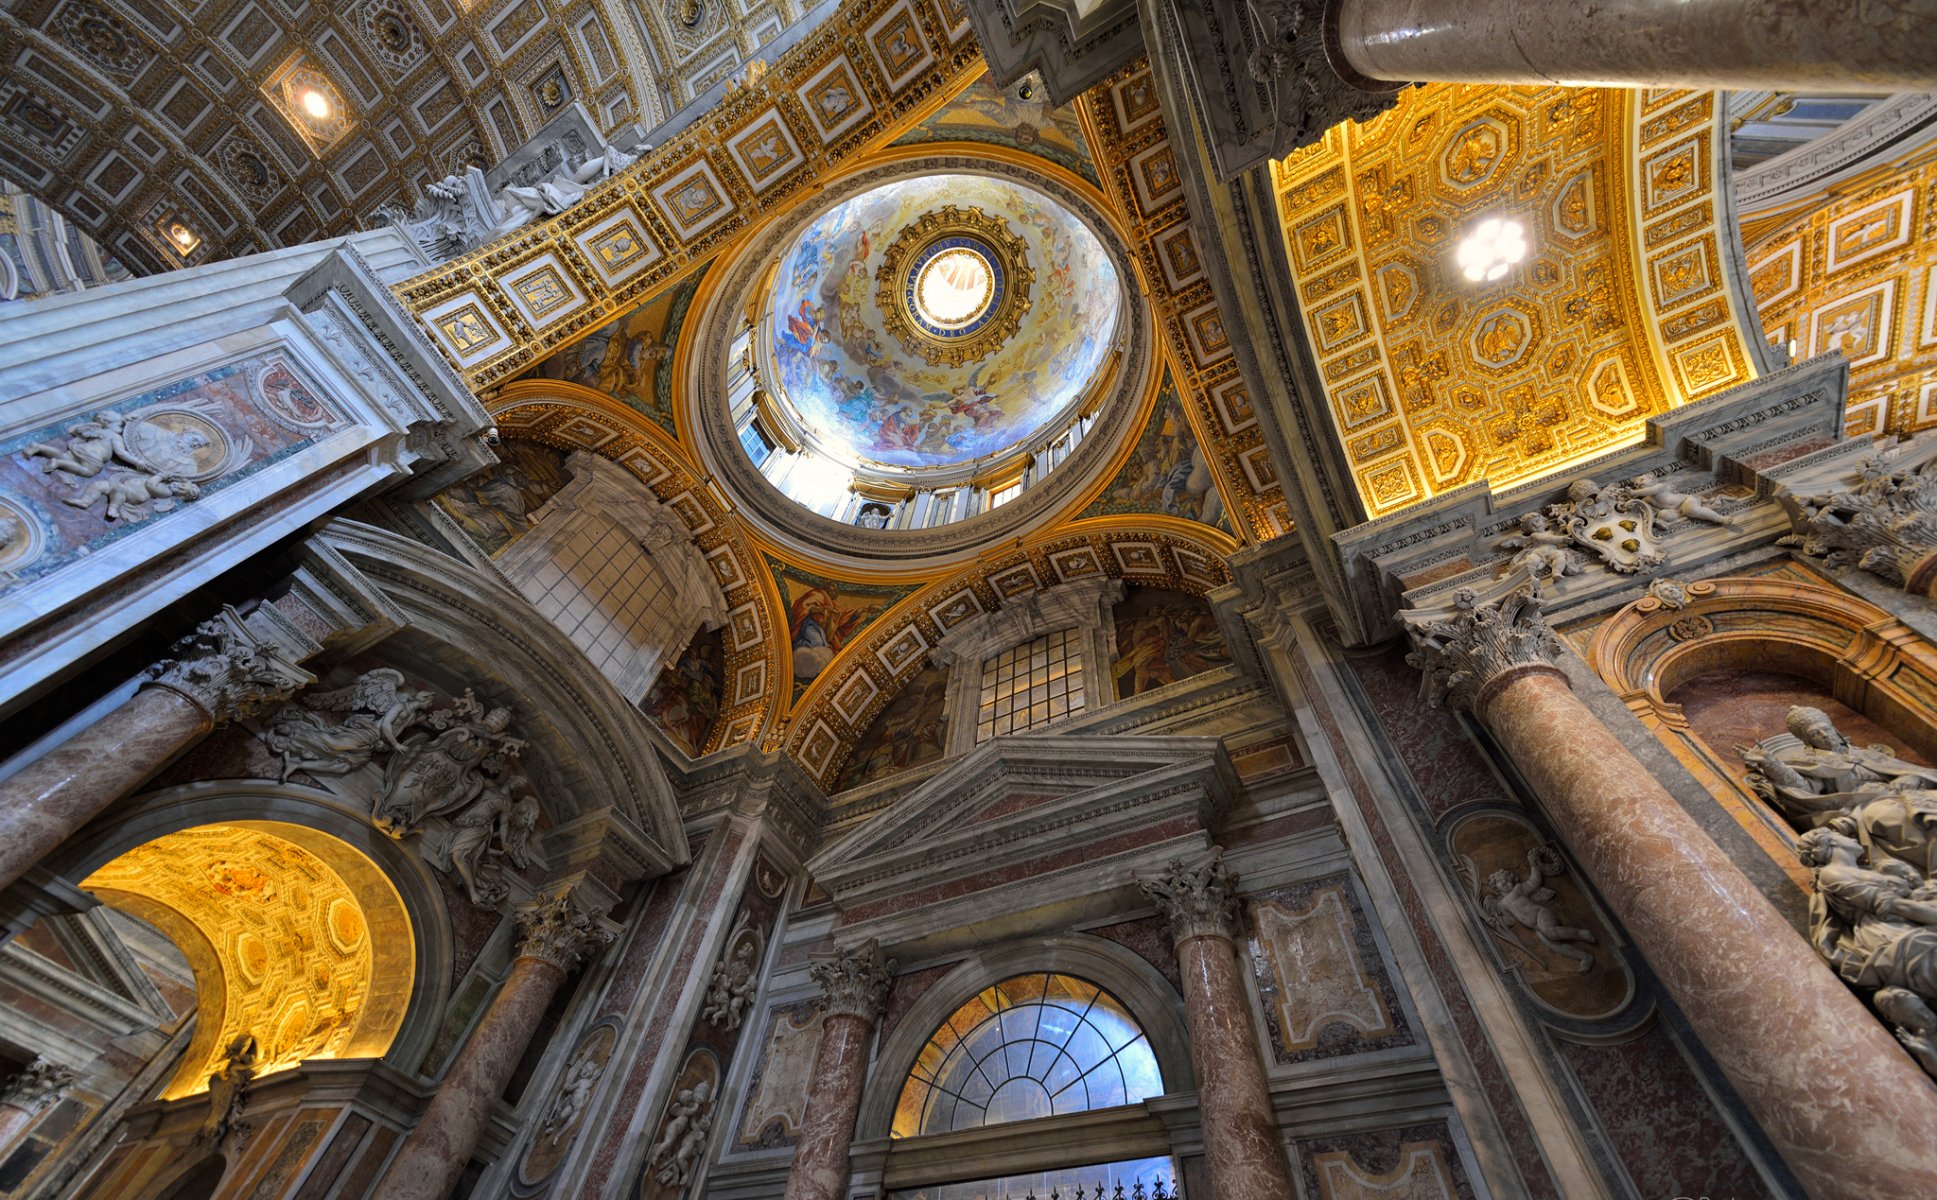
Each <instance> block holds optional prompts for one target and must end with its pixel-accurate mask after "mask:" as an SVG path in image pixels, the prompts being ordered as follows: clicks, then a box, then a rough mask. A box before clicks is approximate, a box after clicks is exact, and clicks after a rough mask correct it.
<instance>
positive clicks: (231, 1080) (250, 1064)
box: [195, 1033, 260, 1152]
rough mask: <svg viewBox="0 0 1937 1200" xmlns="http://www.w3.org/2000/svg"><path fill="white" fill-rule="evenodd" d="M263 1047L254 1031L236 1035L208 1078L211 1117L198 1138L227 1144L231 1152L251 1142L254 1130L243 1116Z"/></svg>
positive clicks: (205, 1143)
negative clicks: (260, 1046) (258, 1044)
mask: <svg viewBox="0 0 1937 1200" xmlns="http://www.w3.org/2000/svg"><path fill="white" fill-rule="evenodd" d="M259 1055H260V1049H259V1047H258V1046H257V1044H256V1037H255V1035H254V1034H252V1033H240V1034H237V1035H236V1036H235V1037H234V1039H232V1040H231V1041H230V1042H229V1045H228V1048H227V1049H226V1050H225V1051H224V1052H223V1056H222V1060H221V1063H220V1064H219V1065H218V1066H217V1067H216V1068H215V1070H214V1072H212V1073H211V1074H210V1075H209V1077H208V1098H209V1112H208V1116H207V1117H206V1118H205V1119H204V1120H203V1122H202V1128H201V1131H200V1132H199V1133H197V1134H196V1137H195V1140H196V1141H197V1142H199V1143H201V1144H204V1145H207V1146H211V1147H216V1146H223V1145H224V1144H225V1143H226V1144H227V1149H228V1150H229V1151H230V1152H234V1151H238V1150H241V1149H242V1148H243V1147H245V1146H247V1145H248V1144H249V1137H250V1135H251V1134H252V1133H253V1132H254V1130H253V1129H252V1128H251V1127H250V1125H249V1123H248V1122H247V1121H244V1120H243V1119H242V1110H243V1109H244V1108H245V1107H247V1106H248V1103H249V1084H250V1083H251V1082H252V1081H253V1080H254V1079H255V1077H256V1064H257V1060H258V1057H259Z"/></svg>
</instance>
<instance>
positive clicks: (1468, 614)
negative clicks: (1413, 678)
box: [1406, 588, 1560, 716]
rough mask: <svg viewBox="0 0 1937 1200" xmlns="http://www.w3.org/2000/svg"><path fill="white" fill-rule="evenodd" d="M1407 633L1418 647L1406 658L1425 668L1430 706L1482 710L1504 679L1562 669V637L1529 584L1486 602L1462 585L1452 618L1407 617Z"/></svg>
mask: <svg viewBox="0 0 1937 1200" xmlns="http://www.w3.org/2000/svg"><path fill="white" fill-rule="evenodd" d="M1406 632H1407V633H1408V634H1410V635H1411V637H1412V645H1413V650H1412V653H1410V654H1408V655H1406V662H1407V663H1408V664H1410V665H1412V666H1414V667H1417V668H1419V669H1420V670H1421V671H1423V672H1425V679H1424V681H1423V683H1422V686H1421V691H1422V692H1423V693H1424V695H1425V697H1426V700H1427V702H1428V703H1430V704H1435V705H1447V706H1450V707H1453V708H1464V709H1471V710H1473V711H1475V712H1480V710H1482V709H1483V708H1484V706H1485V702H1486V701H1487V699H1488V698H1490V696H1491V694H1492V692H1493V690H1494V689H1495V688H1496V687H1497V686H1498V685H1499V684H1500V683H1502V682H1504V681H1505V680H1507V679H1509V678H1512V677H1514V676H1516V675H1519V674H1522V673H1524V672H1526V671H1529V670H1544V671H1554V672H1558V671H1559V667H1558V666H1556V665H1555V664H1556V663H1557V661H1558V659H1559V657H1560V638H1559V636H1558V635H1556V634H1555V633H1554V631H1553V630H1552V629H1551V628H1550V627H1549V626H1548V625H1547V621H1546V618H1544V617H1542V616H1541V615H1540V597H1539V596H1537V595H1535V594H1534V592H1533V591H1532V590H1531V589H1529V588H1520V589H1518V590H1516V591H1514V592H1511V593H1509V594H1508V595H1507V596H1506V597H1505V598H1504V599H1501V600H1498V601H1489V602H1487V603H1481V601H1480V599H1479V597H1478V596H1477V595H1475V594H1474V592H1473V590H1472V589H1471V588H1461V589H1460V590H1459V591H1458V592H1456V593H1454V595H1453V613H1452V615H1451V616H1449V617H1434V618H1413V617H1408V618H1406ZM1481 715H1482V716H1483V715H1484V713H1483V712H1482V713H1481Z"/></svg>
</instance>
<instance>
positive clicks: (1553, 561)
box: [1497, 512, 1585, 587]
mask: <svg viewBox="0 0 1937 1200" xmlns="http://www.w3.org/2000/svg"><path fill="white" fill-rule="evenodd" d="M1573 544H1574V539H1573V538H1570V537H1568V536H1567V535H1566V534H1564V533H1556V532H1555V531H1554V529H1553V525H1552V522H1550V521H1548V520H1547V518H1546V517H1545V516H1543V515H1542V514H1540V513H1537V512H1536V513H1528V514H1527V515H1526V516H1524V517H1521V518H1520V532H1519V533H1516V534H1514V535H1513V536H1511V537H1504V538H1501V539H1500V541H1499V542H1498V543H1497V545H1498V546H1499V547H1500V549H1502V550H1517V551H1519V553H1517V554H1515V555H1514V556H1513V557H1512V558H1511V559H1509V560H1508V562H1507V565H1506V566H1505V567H1504V568H1503V569H1502V570H1501V571H1500V574H1501V575H1510V574H1512V573H1513V572H1515V571H1517V570H1520V569H1521V568H1522V567H1524V568H1526V571H1527V577H1528V578H1529V579H1531V580H1532V581H1533V584H1534V586H1535V587H1541V586H1542V585H1544V584H1549V583H1551V582H1553V581H1554V580H1557V579H1562V578H1565V577H1566V576H1569V575H1578V574H1580V573H1581V571H1582V570H1583V569H1584V568H1585V564H1584V563H1583V562H1582V561H1581V556H1580V555H1579V554H1577V553H1575V552H1574V550H1573V549H1571V547H1572V546H1573Z"/></svg>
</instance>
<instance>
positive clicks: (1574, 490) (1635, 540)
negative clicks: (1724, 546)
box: [1547, 479, 1667, 575]
mask: <svg viewBox="0 0 1937 1200" xmlns="http://www.w3.org/2000/svg"><path fill="white" fill-rule="evenodd" d="M1547 515H1548V516H1549V517H1550V518H1552V520H1553V521H1554V523H1555V525H1556V526H1557V527H1558V529H1559V531H1560V532H1562V533H1565V534H1566V535H1567V536H1568V537H1570V538H1572V539H1573V542H1574V545H1576V546H1578V547H1580V548H1581V549H1582V550H1585V551H1587V552H1588V553H1589V554H1592V555H1594V556H1595V557H1596V558H1598V559H1600V560H1601V561H1602V562H1604V563H1606V564H1607V565H1608V567H1609V568H1610V569H1611V570H1614V571H1616V572H1618V573H1620V574H1623V575H1632V574H1634V573H1635V572H1637V571H1645V570H1651V569H1653V568H1655V567H1658V566H1660V565H1661V564H1662V563H1663V562H1665V561H1666V560H1667V554H1666V552H1664V551H1663V549H1662V547H1661V536H1660V534H1659V533H1657V532H1656V530H1655V518H1656V517H1657V516H1658V515H1659V514H1658V513H1657V511H1656V509H1655V506H1654V505H1653V504H1652V503H1651V502H1649V501H1648V500H1647V499H1645V498H1643V497H1641V496H1638V495H1636V494H1635V493H1634V491H1633V490H1632V489H1630V488H1628V487H1626V486H1625V485H1622V484H1609V485H1607V486H1605V487H1603V486H1602V485H1600V484H1598V483H1596V482H1594V481H1593V480H1592V479H1576V480H1575V481H1574V482H1573V483H1572V484H1570V485H1569V486H1568V488H1567V499H1565V500H1563V501H1561V502H1560V503H1558V504H1550V505H1548V506H1547Z"/></svg>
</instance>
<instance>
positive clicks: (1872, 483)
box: [1782, 438, 1937, 595]
mask: <svg viewBox="0 0 1937 1200" xmlns="http://www.w3.org/2000/svg"><path fill="white" fill-rule="evenodd" d="M1933 457H1937V438H1920V439H1918V440H1917V441H1916V442H1913V443H1911V444H1910V445H1908V446H1886V447H1884V448H1883V449H1881V450H1879V451H1878V452H1877V453H1876V454H1874V455H1872V456H1871V457H1869V458H1867V459H1865V460H1864V461H1863V465H1862V466H1861V467H1860V468H1858V470H1857V476H1856V480H1855V482H1854V484H1853V485H1852V486H1851V487H1849V488H1848V489H1846V490H1839V491H1829V492H1821V493H1818V494H1816V495H1812V496H1799V495H1795V494H1793V493H1785V494H1784V495H1783V496H1782V501H1783V507H1784V508H1786V509H1788V510H1789V521H1790V524H1791V525H1792V526H1793V527H1794V528H1795V531H1796V532H1795V535H1794V536H1793V537H1791V538H1789V539H1787V541H1788V542H1789V543H1790V544H1795V543H1800V544H1801V547H1802V552H1803V553H1804V554H1809V555H1814V556H1817V557H1820V558H1822V559H1823V560H1824V561H1825V563H1826V564H1827V565H1829V566H1831V567H1845V566H1851V567H1860V568H1862V569H1863V570H1865V571H1868V572H1870V573H1871V574H1872V575H1876V576H1879V577H1881V578H1883V579H1886V580H1888V581H1889V582H1891V583H1893V584H1896V585H1897V586H1898V587H1901V588H1905V589H1906V590H1909V591H1912V592H1916V593H1918V594H1920V595H1922V594H1925V593H1928V592H1929V591H1930V588H1931V584H1932V583H1933V582H1937V470H1933V469H1932V462H1931V460H1932V458H1933Z"/></svg>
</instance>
